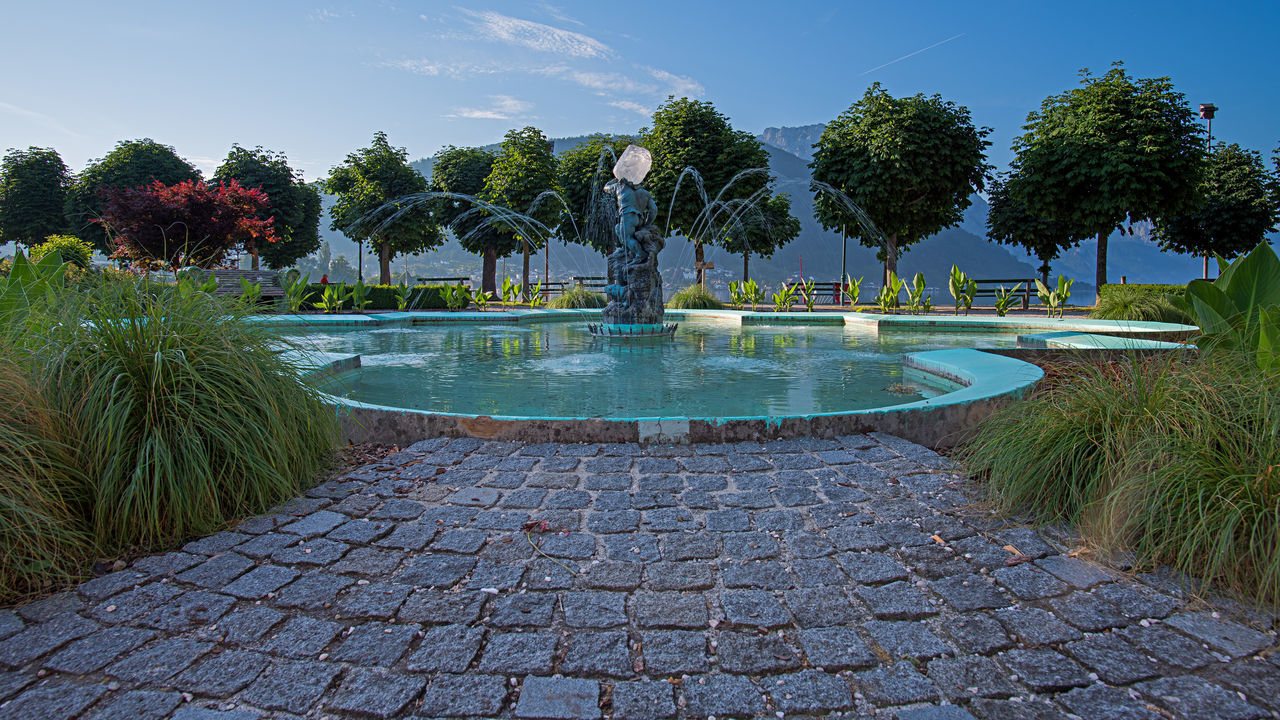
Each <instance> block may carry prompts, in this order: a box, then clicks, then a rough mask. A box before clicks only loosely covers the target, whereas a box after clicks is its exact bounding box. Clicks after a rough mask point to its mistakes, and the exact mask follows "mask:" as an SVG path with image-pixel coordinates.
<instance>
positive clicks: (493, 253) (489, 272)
mask: <svg viewBox="0 0 1280 720" xmlns="http://www.w3.org/2000/svg"><path fill="white" fill-rule="evenodd" d="M497 274H498V248H496V247H494V246H493V245H486V246H485V248H484V269H483V270H481V271H480V290H481V291H482V292H487V293H495V294H496V293H497V292H498V282H497V280H496V279H495V278H494V276H495V275H497Z"/></svg>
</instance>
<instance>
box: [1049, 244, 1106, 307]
mask: <svg viewBox="0 0 1280 720" xmlns="http://www.w3.org/2000/svg"><path fill="white" fill-rule="evenodd" d="M1109 234H1110V231H1108V230H1103V231H1102V232H1100V233H1098V275H1097V278H1096V282H1097V291H1096V292H1097V293H1098V296H1097V298H1096V299H1095V300H1094V302H1097V301H1098V300H1100V299H1101V298H1102V286H1103V285H1106V284H1107V236H1108V235H1109ZM1046 284H1047V283H1046Z"/></svg>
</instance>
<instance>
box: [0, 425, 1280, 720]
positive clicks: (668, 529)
mask: <svg viewBox="0 0 1280 720" xmlns="http://www.w3.org/2000/svg"><path fill="white" fill-rule="evenodd" d="M967 502H968V501H967V496H966V495H965V487H964V485H963V483H962V482H961V480H960V479H959V478H957V477H956V476H955V475H954V474H953V471H952V469H951V467H950V465H949V463H948V462H947V461H946V460H945V459H943V458H941V457H939V456H937V455H935V454H934V453H932V452H930V451H928V450H926V449H924V448H921V447H919V446H917V445H913V444H911V443H908V442H905V441H902V440H900V439H898V438H895V437H892V436H887V435H876V436H853V437H842V438H837V439H834V440H788V441H779V442H768V443H763V444H757V443H741V444H734V445H696V446H677V447H668V446H653V447H640V446H635V445H586V444H576V445H557V444H543V445H535V444H517V443H486V442H482V441H479V440H473V439H460V440H459V439H455V440H445V439H439V440H429V441H424V442H421V443H418V444H416V445H414V446H412V447H410V448H408V449H407V450H405V451H404V452H400V453H397V454H396V455H393V456H391V457H389V458H387V459H386V461H385V462H384V463H383V464H380V465H376V466H369V467H366V468H362V469H360V470H359V471H357V472H354V473H352V474H351V475H349V476H348V477H346V478H343V479H341V480H340V481H335V482H331V483H328V484H325V485H322V486H319V487H316V488H314V489H313V490H311V491H310V492H308V493H307V494H306V495H305V496H303V497H300V498H297V499H295V500H292V501H290V502H288V503H285V504H284V505H282V506H280V507H279V508H277V509H276V510H275V511H274V512H273V513H271V514H269V515H266V516H262V517H256V518H252V519H250V520H248V521H246V522H244V523H242V524H241V525H240V526H239V527H237V528H236V529H235V530H232V531H227V532H221V533H218V534H216V535H212V536H209V537H206V538H203V539H201V540H198V541H195V542H192V543H190V544H188V545H187V546H186V547H185V548H183V549H182V550H181V551H177V552H171V553H167V554H164V555H156V556H152V557H147V558H143V559H140V560H138V561H137V562H135V563H134V564H133V566H132V567H129V568H127V569H125V570H122V571H119V572H115V573H112V574H110V575H106V576H103V577H99V578H96V579H94V580H91V581H89V582H86V583H84V584H82V585H81V586H79V588H77V589H76V590H75V591H71V592H66V593H63V594H60V595H56V596H53V597H50V598H47V599H44V600H41V601H39V602H36V603H33V604H30V605H27V606H25V607H21V608H18V609H16V611H0V703H3V704H0V716H3V717H5V718H9V719H11V720H28V719H30V720H52V719H55V718H129V719H130V720H134V719H136V718H163V717H173V718H177V719H178V720H217V719H219V718H221V719H223V720H250V719H251V718H256V717H260V716H271V717H298V716H303V715H307V716H312V717H316V716H350V717H379V718H381V717H401V716H421V717H518V718H524V717H529V718H534V717H537V718H594V717H601V716H607V717H615V718H619V719H626V718H660V717H699V718H706V717H709V716H713V715H714V716H715V717H716V718H725V717H744V716H768V717H774V716H786V717H794V716H801V717H803V716H824V717H864V718H872V717H874V718H901V719H903V720H910V719H912V718H915V719H926V718H984V719H996V718H1035V719H1039V720H1051V719H1053V718H1066V717H1081V718H1103V717H1126V718H1152V719H1153V720H1158V719H1159V718H1170V717H1176V718H1224V719H1227V718H1230V719H1246V718H1261V717H1280V654H1277V652H1276V651H1277V638H1276V632H1275V626H1274V624H1273V622H1274V619H1273V618H1270V617H1266V616H1262V615H1259V614H1257V613H1252V614H1251V613H1249V612H1248V611H1247V610H1243V609H1241V608H1238V607H1237V608H1228V607H1225V606H1222V605H1218V606H1215V607H1217V610H1214V609H1213V608H1210V607H1208V606H1205V605H1203V604H1191V601H1189V600H1187V599H1185V598H1184V596H1183V591H1182V586H1180V585H1179V584H1178V583H1177V582H1175V581H1173V580H1172V579H1171V578H1170V577H1169V576H1168V575H1151V576H1140V577H1136V578H1133V577H1119V576H1117V575H1115V574H1113V573H1112V572H1109V571H1107V570H1105V569H1102V568H1100V567H1098V566H1095V565H1092V564H1090V563H1088V562H1085V561H1083V560H1079V559H1076V558H1074V557H1071V556H1069V555H1066V554H1061V553H1060V552H1059V550H1058V549H1055V546H1054V545H1053V544H1051V543H1049V542H1047V541H1046V539H1045V538H1044V537H1042V536H1041V535H1040V534H1037V533H1036V532H1035V531H1033V530H1030V529H1027V528H1021V527H1005V526H1004V525H1002V524H1000V523H997V522H995V521H993V520H992V519H991V518H990V517H988V516H983V515H981V514H976V513H973V512H972V511H971V510H970V509H969V508H968V507H966V505H967ZM531 522H533V523H537V526H536V527H535V529H534V531H532V532H529V533H528V534H526V531H525V528H526V527H528V525H527V523H531ZM535 546H537V547H536V548H535ZM1014 552H1016V553H1017V555H1016V556H1015V555H1014ZM1011 559H1012V560H1013V563H1010V560H1011Z"/></svg>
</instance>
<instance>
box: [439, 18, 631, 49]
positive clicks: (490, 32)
mask: <svg viewBox="0 0 1280 720" xmlns="http://www.w3.org/2000/svg"><path fill="white" fill-rule="evenodd" d="M459 9H460V10H462V12H463V13H465V14H467V15H469V16H470V17H471V22H472V24H473V25H474V26H475V28H476V31H477V32H478V33H479V34H480V36H481V37H483V38H485V39H488V40H492V41H494V42H501V43H506V44H508V45H517V46H520V47H526V48H529V49H531V50H537V51H539V52H546V53H552V54H555V55H563V56H567V57H577V58H611V57H613V56H614V54H615V53H614V52H613V49H612V48H610V47H609V46H608V45H605V44H604V43H602V42H600V41H599V40H596V39H595V38H593V37H591V36H589V35H583V34H582V33H578V32H573V31H572V30H561V29H560V28H557V27H552V26H550V25H543V24H542V23H537V22H533V21H532V20H521V19H520V18H515V17H511V16H510V15H503V14H501V13H497V12H494V11H492V10H486V11H484V12H477V11H475V10H468V9H466V8H459Z"/></svg>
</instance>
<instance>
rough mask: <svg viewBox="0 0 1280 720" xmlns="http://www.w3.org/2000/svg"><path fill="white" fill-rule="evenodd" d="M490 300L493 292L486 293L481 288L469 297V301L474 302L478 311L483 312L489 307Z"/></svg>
mask: <svg viewBox="0 0 1280 720" xmlns="http://www.w3.org/2000/svg"><path fill="white" fill-rule="evenodd" d="M491 300H493V294H492V293H487V292H485V291H483V290H481V291H480V292H478V293H476V294H475V295H474V296H473V297H472V298H471V301H472V302H474V303H475V304H476V309H477V310H479V311H480V312H484V311H485V310H487V309H489V301H491Z"/></svg>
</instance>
